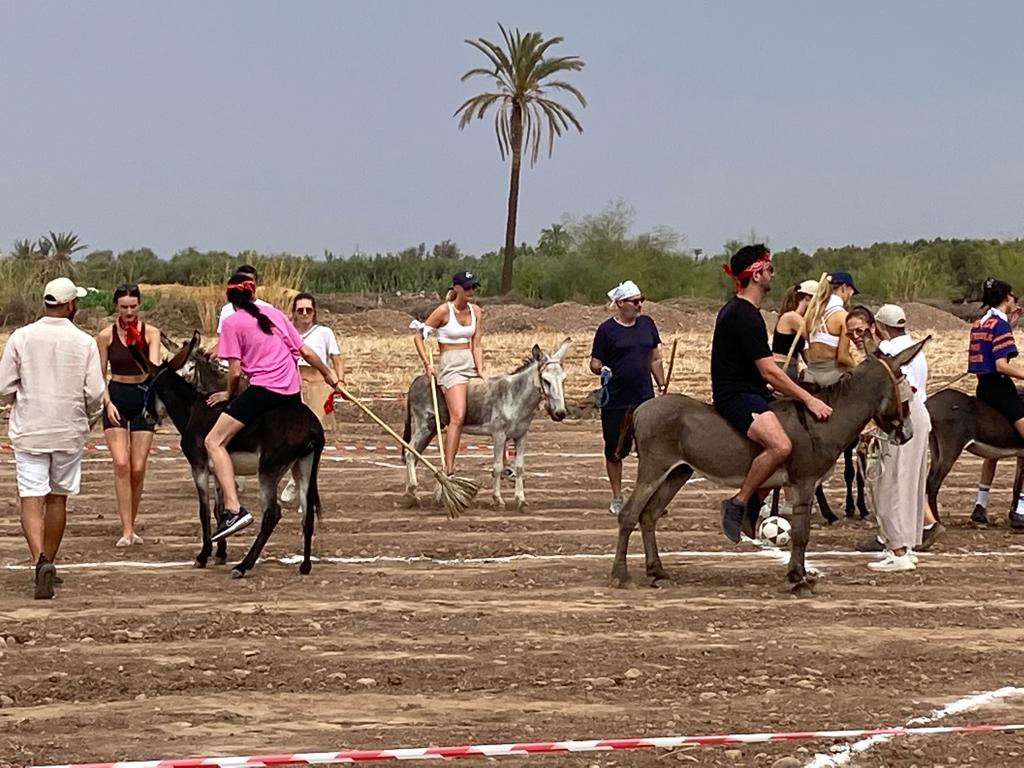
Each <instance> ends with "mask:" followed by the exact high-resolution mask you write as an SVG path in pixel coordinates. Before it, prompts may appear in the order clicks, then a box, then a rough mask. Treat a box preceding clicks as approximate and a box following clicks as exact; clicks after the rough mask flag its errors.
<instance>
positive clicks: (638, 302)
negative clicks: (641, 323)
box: [622, 296, 644, 307]
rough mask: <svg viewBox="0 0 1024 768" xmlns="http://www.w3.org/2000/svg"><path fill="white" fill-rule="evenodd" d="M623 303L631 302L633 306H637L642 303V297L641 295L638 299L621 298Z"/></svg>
mask: <svg viewBox="0 0 1024 768" xmlns="http://www.w3.org/2000/svg"><path fill="white" fill-rule="evenodd" d="M622 303H623V304H632V305H633V306H634V307H639V306H640V305H641V304H643V303H644V297H643V296H641V297H640V298H639V299H623V300H622Z"/></svg>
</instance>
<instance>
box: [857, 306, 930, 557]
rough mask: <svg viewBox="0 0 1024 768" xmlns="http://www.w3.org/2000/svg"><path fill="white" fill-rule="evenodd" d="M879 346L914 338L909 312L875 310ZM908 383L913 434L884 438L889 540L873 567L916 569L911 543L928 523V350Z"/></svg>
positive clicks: (877, 492) (881, 525)
mask: <svg viewBox="0 0 1024 768" xmlns="http://www.w3.org/2000/svg"><path fill="white" fill-rule="evenodd" d="M875 321H876V326H877V328H878V334H879V336H881V337H882V341H881V342H880V343H879V345H878V349H879V351H880V352H883V353H885V354H887V355H895V354H898V353H899V352H902V351H903V350H905V349H907V348H909V347H912V346H914V344H915V343H916V342H915V340H914V339H913V338H911V336H910V335H909V334H908V333H907V316H906V314H905V313H904V311H903V309H902V308H901V307H898V306H896V305H895V304H885V305H883V306H882V307H881V308H880V309H879V310H878V312H877V313H876V314H875ZM902 371H903V374H904V376H906V378H907V383H908V384H910V389H911V393H912V394H911V398H910V403H909V405H910V420H911V424H912V426H913V430H914V436H913V437H912V438H911V439H910V441H909V442H907V443H906V444H905V445H897V444H896V443H894V442H892V441H890V440H886V439H883V440H882V444H881V457H880V469H879V475H878V480H877V481H876V483H875V488H874V496H875V510H876V515H877V517H878V531H879V539H880V540H881V541H882V543H883V544H884V545H885V552H884V553H883V555H882V559H881V560H879V561H877V562H873V563H868V568H870V569H871V570H873V571H883V572H885V571H912V570H914V568H916V560H917V558H916V557H915V555H914V553H913V548H914V547H917V546H920V544H921V541H922V534H923V528H924V498H925V480H926V479H927V475H928V433H929V432H931V426H932V425H931V419H930V418H929V416H928V409H927V408H925V401H926V400H927V399H928V393H927V391H926V386H927V383H928V362H927V360H925V357H924V353H923V352H922V353H920V354H918V355H917V356H916V357H915V358H914V359H913V360H911V361H910V362H909V363H907V364H906V365H904V366H903V368H902Z"/></svg>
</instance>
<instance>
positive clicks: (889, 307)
mask: <svg viewBox="0 0 1024 768" xmlns="http://www.w3.org/2000/svg"><path fill="white" fill-rule="evenodd" d="M875 320H876V321H877V322H879V323H881V324H882V325H887V326H889V327H890V328H903V327H904V326H905V325H906V324H907V313H906V312H904V311H903V308H902V307H898V306H896V305H895V304H883V305H882V306H881V307H879V308H878V311H877V312H875Z"/></svg>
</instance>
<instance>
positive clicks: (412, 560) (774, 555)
mask: <svg viewBox="0 0 1024 768" xmlns="http://www.w3.org/2000/svg"><path fill="white" fill-rule="evenodd" d="M814 555H815V557H816V558H819V557H855V558H864V559H866V560H870V559H871V557H872V555H871V554H870V553H865V552H840V551H829V552H816V553H814ZM1008 555H1017V556H1020V555H1024V553H1022V552H975V553H962V554H961V553H956V554H949V555H947V554H946V553H938V552H934V553H931V554H930V555H929V557H930V558H936V559H938V558H940V557H972V556H977V557H992V556H997V557H1006V556H1008ZM661 556H662V557H663V558H667V557H673V558H692V559H715V558H721V559H725V560H729V559H737V558H740V559H742V558H760V559H768V560H775V561H777V562H780V563H785V562H787V561H788V560H789V553H787V552H786V551H784V550H781V549H772V548H765V549H755V550H750V551H746V552H727V551H715V550H711V551H707V550H678V551H674V552H662V553H661ZM614 557H615V555H614V554H612V553H608V552H577V553H572V554H557V555H534V554H530V553H522V554H518V555H494V556H491V557H455V558H439V557H429V556H427V555H368V556H351V557H337V556H332V555H325V556H323V557H313V558H311V559H312V561H313V562H314V563H331V564H336V565H373V564H377V563H395V564H416V563H428V564H431V565H440V566H459V565H502V564H507V563H516V562H551V561H564V560H611V559H613V558H614ZM628 557H629V559H630V560H639V559H642V558H643V555H642V554H641V553H634V554H632V555H629V556H628ZM260 562H263V563H267V562H277V563H280V564H282V565H294V564H296V563H300V562H302V555H298V554H294V555H285V556H283V557H273V558H261V559H260ZM808 564H809V561H808ZM0 567H2V568H3V569H4V570H7V571H23V570H28V569H30V568H33V567H34V566H31V565H20V564H5V565H3V566H0ZM60 567H61V568H63V569H66V570H74V569H82V570H85V569H91V568H110V569H117V568H126V569H128V568H141V569H147V568H154V569H155V568H191V567H192V561H191V560H181V561H170V562H167V561H146V560H108V561H104V562H94V563H65V564H62V565H61V566H60ZM818 573H819V575H820V573H821V572H820V571H819V572H818Z"/></svg>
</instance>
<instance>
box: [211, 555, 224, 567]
mask: <svg viewBox="0 0 1024 768" xmlns="http://www.w3.org/2000/svg"><path fill="white" fill-rule="evenodd" d="M213 564H214V565H227V564H228V558H227V555H225V556H224V557H221V556H219V555H218V556H217V557H215V558H213Z"/></svg>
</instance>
